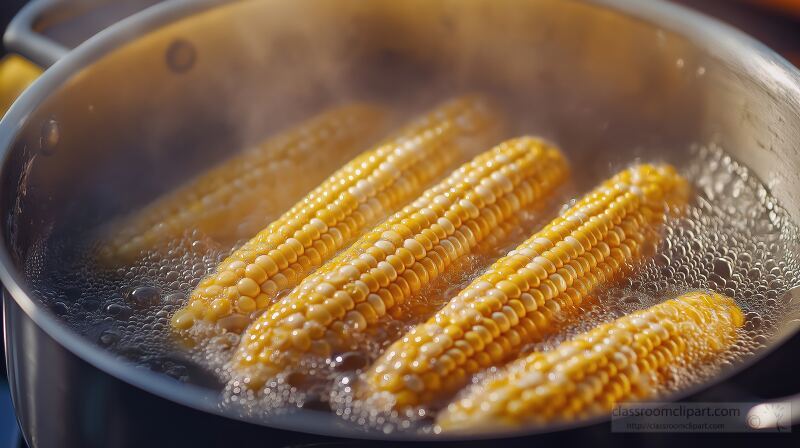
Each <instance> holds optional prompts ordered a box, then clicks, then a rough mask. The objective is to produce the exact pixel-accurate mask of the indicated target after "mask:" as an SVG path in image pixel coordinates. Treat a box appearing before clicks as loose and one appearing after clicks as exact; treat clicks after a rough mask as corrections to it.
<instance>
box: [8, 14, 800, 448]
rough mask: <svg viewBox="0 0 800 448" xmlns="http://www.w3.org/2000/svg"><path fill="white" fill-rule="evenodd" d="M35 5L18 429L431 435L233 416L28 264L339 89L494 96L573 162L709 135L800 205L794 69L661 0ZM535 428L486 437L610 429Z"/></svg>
mask: <svg viewBox="0 0 800 448" xmlns="http://www.w3.org/2000/svg"><path fill="white" fill-rule="evenodd" d="M48 5H49V2H46V3H43V2H40V1H36V2H33V3H32V4H31V5H30V6H29V7H28V8H26V10H25V11H24V12H23V13H22V14H21V15H20V18H19V19H18V20H17V22H16V23H15V25H14V26H12V27H11V29H10V30H9V33H8V34H7V36H6V39H7V42H8V44H9V45H10V46H12V47H15V48H17V49H19V50H20V51H22V52H27V53H28V54H29V55H30V56H31V57H32V58H33V59H34V60H36V61H37V62H40V63H42V64H48V63H50V62H52V61H55V63H54V64H53V66H52V67H51V68H50V69H48V70H47V71H46V72H45V74H44V75H43V76H42V77H41V78H40V79H39V80H37V81H36V82H35V83H34V85H32V86H31V87H30V88H29V89H28V90H27V91H26V92H25V94H23V95H22V97H21V98H19V100H18V101H17V102H16V103H15V104H14V106H13V107H12V109H11V110H10V111H9V112H8V114H7V115H6V116H5V118H4V119H3V121H2V123H0V148H2V151H3V152H2V155H3V165H2V171H1V172H0V185H1V186H2V190H0V201H2V202H1V203H0V206H1V207H2V210H3V217H4V219H3V220H2V230H3V239H2V241H1V242H0V244H2V247H1V248H0V278H2V282H3V284H4V286H5V288H6V293H5V294H4V300H3V305H4V312H5V314H4V324H5V325H4V332H5V342H6V350H7V352H6V358H7V363H8V372H9V381H10V383H11V386H12V394H13V398H14V403H15V406H16V409H17V412H18V416H19V420H20V423H21V425H22V428H23V432H24V434H25V437H26V440H27V441H28V442H29V443H30V445H31V446H81V447H85V446H142V445H147V446H150V445H160V444H167V443H171V444H181V445H183V444H189V443H194V444H197V445H216V444H223V443H224V444H228V445H232V444H234V443H237V442H244V441H247V440H250V441H251V442H252V441H253V440H255V441H257V442H260V441H268V442H269V443H270V444H273V443H274V444H276V445H278V444H289V443H301V442H307V441H319V440H325V441H332V440H335V439H331V438H322V439H321V438H320V437H316V436H314V435H321V436H330V437H351V438H367V439H383V440H395V441H400V440H406V441H409V440H428V441H430V440H431V436H425V435H417V434H411V435H410V434H392V435H383V434H376V433H363V432H359V431H356V430H354V429H353V428H352V427H351V426H348V425H346V424H344V423H343V422H341V421H339V420H337V419H336V418H335V417H332V416H330V415H328V414H324V413H319V412H314V411H303V412H301V413H299V414H294V415H292V416H290V417H283V418H281V417H276V418H274V419H271V420H266V421H258V422H248V421H246V419H242V420H234V419H231V418H230V417H228V416H224V415H222V414H221V412H220V410H219V409H218V408H217V406H216V399H215V397H214V394H215V392H214V391H213V390H210V389H204V388H202V387H198V386H192V385H186V384H180V383H177V382H175V381H172V380H170V379H168V378H166V377H164V376H163V375H159V374H156V373H154V372H151V371H148V370H146V369H142V368H136V367H135V366H133V365H130V364H128V363H126V362H124V361H121V360H119V359H117V358H116V357H114V356H113V355H112V354H111V353H109V352H107V351H105V350H104V349H102V348H100V347H98V346H96V345H95V344H94V343H92V342H91V341H89V340H87V339H85V338H82V337H80V336H79V335H78V334H76V333H75V332H73V331H72V330H71V329H69V328H67V327H66V326H65V325H64V324H63V323H62V322H61V321H60V319H59V318H58V316H56V315H55V314H54V313H53V312H52V311H51V310H49V309H47V308H46V307H45V306H43V304H42V302H41V301H40V300H39V299H37V297H35V296H34V295H33V294H32V291H31V288H30V285H29V284H28V283H27V282H26V280H25V276H24V275H23V274H22V270H23V268H24V262H25V260H26V257H27V255H28V254H29V253H30V251H31V250H32V248H33V247H34V246H35V245H36V244H38V243H39V242H41V241H42V240H43V239H45V238H48V237H50V236H51V235H60V236H61V237H62V238H63V237H64V236H66V238H70V237H72V236H74V238H80V237H81V235H82V234H83V233H82V232H83V229H86V228H91V227H93V226H95V225H97V224H98V223H101V222H104V221H106V220H107V219H108V218H109V217H110V216H113V215H115V214H117V213H120V212H124V211H125V210H127V209H130V208H131V207H134V206H136V205H137V204H141V203H143V202H145V201H146V200H148V199H150V198H152V197H154V196H155V195H156V194H158V193H159V192H160V191H164V190H166V189H168V188H169V187H170V186H171V185H174V184H175V183H177V182H179V181H180V180H181V179H182V178H185V177H186V176H189V175H190V174H192V173H193V172H196V171H198V170H200V169H202V168H203V167H204V166H207V165H208V164H210V163H211V162H212V161H213V160H215V159H218V158H220V157H222V156H223V155H224V149H225V148H237V147H241V146H242V145H244V144H246V143H248V142H251V141H253V140H254V139H255V138H256V137H257V136H258V135H260V134H261V133H263V132H265V131H269V130H270V129H275V128H279V127H281V126H282V125H284V124H285V123H289V122H291V121H293V120H294V119H296V118H298V117H302V116H304V115H307V114H308V113H309V111H312V110H314V109H316V108H318V107H320V106H323V105H324V104H326V103H328V102H330V101H332V100H334V99H336V98H339V97H345V98H348V97H351V96H363V95H367V96H369V97H372V98H380V99H382V100H384V101H386V102H389V103H393V102H394V103H402V104H405V105H408V104H409V103H411V104H414V103H415V102H422V101H425V100H426V99H429V97H430V95H431V94H432V92H435V93H436V94H438V95H446V94H447V93H448V92H457V91H462V90H474V89H477V90H484V91H489V92H492V93H494V94H496V95H498V96H499V97H503V98H505V99H506V102H507V103H508V104H507V105H508V106H509V108H511V109H512V110H516V111H518V112H519V113H520V114H522V115H521V116H522V117H524V120H520V124H519V127H520V130H524V131H532V132H537V133H540V134H544V135H545V136H546V137H548V138H551V139H552V140H554V141H558V142H559V143H560V144H561V145H562V146H563V147H565V148H567V150H568V152H569V154H568V155H569V156H570V158H571V159H572V161H573V163H574V164H576V165H589V164H593V163H594V164H606V163H608V161H609V160H611V161H619V160H628V159H630V158H631V157H635V156H636V155H637V154H639V153H641V152H642V151H643V150H644V149H648V150H650V149H652V148H654V147H655V148H664V151H663V153H662V154H663V157H664V159H666V160H668V161H669V160H679V159H681V158H682V157H685V155H686V154H687V151H688V148H689V146H690V145H692V144H695V143H700V144H704V143H710V142H714V143H716V144H719V145H721V146H722V147H723V148H725V149H726V150H727V151H728V152H729V153H730V154H731V155H733V156H734V157H735V158H737V159H738V160H739V161H741V162H742V163H744V164H745V165H747V166H748V167H750V169H751V170H752V171H753V173H755V174H756V175H757V176H759V177H760V178H761V179H762V180H765V181H766V183H767V184H768V186H769V188H770V189H771V192H772V193H773V194H774V195H775V197H776V198H778V200H779V201H780V202H781V204H782V205H783V206H784V207H785V208H786V210H787V212H788V213H789V214H790V215H791V216H792V218H793V219H794V220H795V221H800V153H798V148H800V73H798V71H797V70H796V69H794V68H793V67H791V66H790V65H789V64H788V63H787V62H785V61H784V60H783V59H781V58H780V57H779V56H777V55H775V54H774V53H773V52H772V51H770V50H769V49H767V48H765V47H763V46H762V45H760V44H759V43H757V42H755V41H753V40H752V39H750V38H748V37H747V36H745V35H743V34H741V33H740V32H738V31H736V30H734V29H732V28H729V27H727V26H725V25H722V24H720V23H718V22H716V21H714V20H711V19H708V18H706V17H703V16H700V15H698V14H695V13H692V12H690V11H688V10H685V9H683V8H680V7H677V6H674V5H671V4H668V3H664V2H660V1H649V2H639V1H634V0H631V1H625V0H598V1H591V2H579V1H570V0H529V1H522V0H461V1H455V0H407V1H404V2H393V1H372V2H363V1H358V0H341V1H336V2H334V1H331V0H303V1H295V2H288V1H279V0H261V1H259V0H254V1H246V2H220V1H208V0H194V1H181V0H177V1H173V2H168V3H163V4H158V5H156V6H153V7H151V8H149V9H147V10H145V11H143V12H141V13H139V14H136V15H134V16H132V17H130V18H128V19H125V20H123V21H121V22H119V23H116V24H114V25H112V26H111V27H109V28H108V29H106V30H105V31H103V32H101V33H99V34H97V35H96V36H94V37H92V38H90V39H89V40H88V41H86V42H85V43H83V44H81V45H80V46H79V47H78V48H76V49H75V50H73V51H69V52H65V51H63V49H60V48H58V47H56V46H54V45H53V44H52V43H51V42H49V41H47V40H46V38H44V37H42V36H36V34H35V33H32V32H31V31H30V29H31V27H32V25H33V24H35V23H36V20H35V19H36V17H38V14H39V13H40V12H42V11H43V8H44V7H45V6H48ZM791 297H792V294H791V291H790V293H789V294H787V295H786V296H785V297H784V298H783V299H784V300H790V299H791ZM797 327H798V323H797V322H796V321H795V322H794V323H792V322H790V321H788V320H787V322H785V325H783V326H782V327H781V330H780V332H779V334H778V335H777V336H776V338H775V339H774V340H773V341H771V342H770V346H771V347H772V348H775V347H778V346H779V345H781V344H782V343H784V342H785V341H786V340H788V339H790V338H792V337H794V339H795V340H796V339H797V336H796V333H797V329H798V328H797ZM769 351H770V350H765V351H763V352H762V353H761V354H760V356H758V357H753V358H752V359H751V360H750V361H749V362H748V363H745V364H742V365H741V366H739V367H738V368H737V369H735V370H731V371H729V372H725V373H724V374H723V375H721V376H720V377H719V378H718V379H717V380H718V382H723V381H724V380H726V379H727V378H729V377H730V376H732V375H737V374H741V373H742V371H743V370H744V369H747V368H749V367H750V366H751V365H752V364H753V363H757V362H758V361H759V359H760V358H763V357H765V356H767V355H768V353H769ZM709 390H713V385H711V384H704V385H702V386H698V387H696V388H694V389H692V390H689V391H687V392H686V394H685V395H686V396H691V395H692V394H698V393H702V392H703V391H706V392H707V391H709ZM726 398H728V399H729V400H731V401H733V400H734V399H735V398H741V397H726ZM792 399H793V400H794V401H795V403H796V406H795V413H796V414H795V417H797V413H798V412H800V399H798V398H797V397H794V398H792ZM546 430H547V431H548V432H550V433H549V434H541V432H542V430H541V429H536V430H533V431H522V432H517V433H497V434H486V435H485V437H489V438H492V437H522V438H520V439H517V442H519V443H520V444H522V443H525V444H529V443H531V440H533V439H530V438H526V437H525V436H531V435H532V434H533V432H538V433H540V434H539V435H538V436H537V437H538V438H539V440H541V441H547V440H553V439H555V438H559V439H566V440H568V441H577V440H581V439H582V438H584V437H590V438H591V440H593V441H595V442H597V441H598V440H604V439H606V438H608V437H610V435H609V434H608V429H607V426H605V424H604V423H602V422H599V421H595V422H589V423H588V424H585V425H582V426H581V427H570V428H546ZM559 430H561V431H562V432H556V431H559ZM641 437H644V436H641ZM440 439H441V440H444V439H443V438H441V437H440ZM450 440H452V439H450ZM539 440H537V441H539ZM262 443H263V442H262Z"/></svg>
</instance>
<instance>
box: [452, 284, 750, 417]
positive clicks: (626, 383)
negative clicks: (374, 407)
mask: <svg viewBox="0 0 800 448" xmlns="http://www.w3.org/2000/svg"><path fill="white" fill-rule="evenodd" d="M743 323H744V316H743V315H742V311H741V309H739V307H738V306H737V305H736V302H734V301H733V299H731V298H729V297H725V296H722V295H720V294H716V293H705V292H691V293H688V294H685V295H683V296H681V297H678V298H676V299H672V300H668V301H666V302H663V303H660V304H658V305H655V306H653V307H651V308H649V309H647V310H643V311H638V312H635V313H633V314H630V315H628V316H625V317H622V318H620V319H617V320H616V321H614V322H611V323H607V324H604V325H600V326H599V327H597V328H595V329H593V330H591V331H589V332H587V333H584V334H582V335H580V336H577V337H575V338H573V339H571V340H569V341H567V342H564V343H562V344H561V345H559V346H558V347H557V348H556V349H554V350H552V351H548V352H537V353H532V354H531V355H528V356H526V357H524V358H522V359H520V360H518V361H516V362H514V363H512V364H510V365H509V366H508V367H506V368H505V369H503V370H502V371H501V372H500V373H499V374H498V375H495V376H492V377H490V378H487V379H486V380H485V381H484V382H483V383H481V384H479V385H477V386H476V387H475V388H474V389H472V390H469V391H468V392H467V393H466V394H465V395H464V396H463V397H461V398H460V399H459V400H457V401H455V402H453V403H452V404H450V405H449V406H448V407H447V409H446V410H445V411H444V412H442V414H441V415H440V416H439V419H438V424H439V425H440V426H441V427H442V429H445V430H462V431H471V430H475V429H480V428H485V427H491V428H496V427H498V426H519V425H522V424H542V423H548V422H552V421H572V420H576V419H583V418H586V417H590V416H592V415H597V414H601V413H607V412H610V411H611V409H612V408H613V406H614V405H615V404H617V403H619V402H621V401H632V400H642V399H648V398H653V397H655V396H656V395H657V394H658V392H659V385H663V384H664V380H665V378H666V377H667V375H668V374H669V372H668V370H669V369H671V368H675V367H680V366H683V367H692V366H693V365H696V364H697V363H699V362H702V361H703V360H706V359H707V358H708V357H710V356H712V355H713V354H715V353H718V352H719V351H722V350H725V349H726V348H728V347H729V346H730V345H731V344H732V343H733V342H734V341H735V340H736V336H737V333H736V331H737V329H738V328H739V327H741V326H742V324H743Z"/></svg>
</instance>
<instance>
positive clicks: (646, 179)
mask: <svg viewBox="0 0 800 448" xmlns="http://www.w3.org/2000/svg"><path fill="white" fill-rule="evenodd" d="M687 196H688V185H687V183H686V181H685V180H684V179H683V178H681V177H680V176H679V175H678V174H676V172H675V171H674V169H673V168H672V167H671V166H666V165H662V166H653V165H639V166H635V167H633V168H630V169H627V170H624V171H622V172H621V173H619V174H617V175H616V176H614V177H612V178H611V179H610V180H608V181H606V182H604V183H603V184H602V185H600V186H599V187H598V188H597V189H596V190H594V191H593V192H591V193H589V194H588V195H587V196H585V197H584V198H583V199H581V200H580V201H578V202H577V203H576V204H575V205H574V206H573V207H572V208H570V209H569V210H568V211H567V212H566V213H565V214H564V215H562V216H561V217H559V218H557V219H555V220H554V221H552V222H551V223H550V224H549V225H547V226H546V227H545V228H544V229H542V230H541V231H539V232H538V233H536V234H535V235H533V236H532V237H531V238H530V239H528V240H527V241H525V242H524V243H522V244H521V245H520V246H518V247H517V248H516V249H515V250H513V251H511V252H510V253H509V254H508V255H507V256H505V257H503V258H501V259H500V260H498V261H497V262H495V263H494V264H493V265H492V266H491V267H490V268H489V269H488V270H487V271H486V272H485V273H484V274H483V275H481V276H480V277H478V278H477V279H476V280H475V281H473V282H472V284H470V285H469V286H468V287H467V288H466V289H464V290H463V291H461V292H460V293H459V294H458V295H457V296H456V297H454V298H453V299H451V300H450V302H449V303H448V304H447V305H446V306H445V307H444V308H442V309H441V310H439V311H438V312H437V313H436V314H435V315H434V316H433V317H431V318H430V319H429V320H428V321H427V322H426V323H424V324H421V325H417V326H416V327H415V328H413V329H412V330H411V331H410V332H409V333H408V334H407V335H406V336H405V337H404V338H402V339H401V340H399V341H396V342H395V343H394V344H393V345H391V346H390V347H389V348H388V349H387V350H386V352H385V353H384V355H383V356H382V357H381V358H379V359H378V360H377V361H376V363H375V364H374V365H373V366H372V367H371V368H370V370H369V371H368V372H367V375H366V387H365V388H364V391H365V392H364V393H365V394H370V393H373V392H380V391H385V392H390V394H392V395H396V394H397V393H398V392H408V394H405V395H404V397H405V398H404V401H406V402H408V403H410V404H413V405H427V404H432V403H434V402H435V401H437V400H440V399H442V398H446V397H447V396H448V395H449V394H452V393H454V392H456V391H457V390H458V389H460V388H461V387H463V386H464V385H466V383H467V382H468V380H469V376H470V375H473V374H475V373H477V372H478V371H479V370H482V369H485V368H486V367H489V366H491V365H499V364H502V363H503V362H505V361H507V360H509V359H512V358H513V357H514V356H516V355H517V353H518V352H519V350H520V348H521V347H522V346H523V345H525V344H528V343H531V342H535V341H537V340H539V339H540V338H541V337H542V336H543V335H544V334H547V333H550V332H553V331H555V330H557V329H558V322H559V321H560V320H562V319H563V317H564V315H565V314H567V313H570V312H572V311H574V310H575V308H576V307H577V306H578V305H579V304H580V302H581V301H582V300H583V299H584V298H586V297H587V295H588V294H589V292H590V291H591V290H592V289H593V288H594V287H595V286H597V285H599V284H601V283H604V282H607V281H609V280H611V279H612V278H613V277H614V276H616V275H617V274H618V273H619V272H620V271H621V270H622V269H623V268H624V267H625V266H626V265H627V264H629V263H631V262H633V261H635V259H636V258H637V257H638V255H639V253H640V252H641V247H642V245H643V243H644V242H645V241H646V240H655V239H656V235H655V231H656V230H657V229H658V227H659V224H660V223H662V222H663V221H664V219H665V217H666V215H667V211H668V209H670V208H673V207H680V206H682V205H683V204H685V202H686V201H687ZM453 328H455V329H456V331H453V330H450V333H452V334H453V335H451V336H449V337H448V338H441V335H442V333H443V331H444V330H445V329H453ZM437 340H438V341H439V342H436V341H437ZM428 344H435V345H436V350H428V351H424V350H421V348H422V347H425V346H426V345H428ZM442 353H448V359H447V360H446V361H443V360H442V355H441V354H442ZM460 369H463V373H464V374H459V375H454V372H460V371H461V370H460ZM431 370H432V371H435V372H436V373H437V374H438V375H440V377H441V381H440V382H439V384H441V386H440V387H439V388H427V387H425V388H422V389H420V390H415V391H406V390H405V389H401V390H400V391H390V390H387V389H386V388H384V387H382V386H381V384H382V381H384V380H385V379H386V378H393V377H401V378H406V377H409V376H420V375H422V374H425V373H426V372H428V371H431ZM411 396H413V397H414V399H413V400H410V397H411Z"/></svg>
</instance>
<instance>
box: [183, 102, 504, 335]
mask: <svg viewBox="0 0 800 448" xmlns="http://www.w3.org/2000/svg"><path fill="white" fill-rule="evenodd" d="M498 128H499V116H498V114H497V113H496V111H494V110H492V109H491V108H489V107H488V104H487V102H486V100H484V99H482V98H480V97H463V98H459V99H456V100H453V101H450V102H447V103H445V104H443V105H441V106H439V107H438V108H436V109H434V110H433V111H431V112H430V113H429V114H427V115H426V116H424V117H422V118H420V119H418V120H415V121H414V122H412V124H411V125H409V126H408V127H406V128H405V129H404V130H402V131H400V132H399V134H397V136H396V137H393V138H392V139H390V140H388V141H387V142H385V143H383V144H380V145H379V146H377V147H376V148H375V149H373V150H371V151H367V152H365V153H364V154H361V155H360V156H358V157H356V158H355V159H354V160H352V161H351V162H349V163H348V164H347V165H345V166H344V167H343V168H341V169H340V170H339V171H337V172H336V173H334V174H333V175H332V176H331V177H330V178H328V179H327V180H326V181H325V182H324V183H322V184H321V185H320V186H319V187H317V188H316V189H315V190H313V191H311V192H310V193H309V194H308V195H307V196H306V197H305V198H303V199H302V200H301V201H300V202H298V203H297V204H296V205H295V206H294V207H292V208H291V209H290V210H289V211H288V212H286V213H284V215H283V216H281V217H280V219H278V220H277V221H275V222H273V223H272V224H270V225H269V226H268V227H267V228H266V229H264V230H262V231H261V232H260V233H258V234H257V235H256V236H255V237H253V238H252V239H251V240H250V241H248V242H247V243H245V244H244V245H243V246H242V247H241V248H239V249H238V250H236V251H235V252H234V253H232V254H231V255H230V256H229V257H228V258H227V259H226V260H224V261H223V262H222V263H221V264H220V265H219V267H218V268H217V270H216V272H215V273H214V274H212V275H210V276H208V277H206V278H204V279H203V280H201V282H200V284H199V285H198V286H197V288H196V289H195V290H194V291H193V292H192V294H191V297H190V303H202V304H211V303H212V302H213V301H214V300H215V299H217V298H218V297H227V296H226V293H225V290H223V289H220V288H226V290H227V288H229V287H232V289H230V291H231V297H230V298H229V299H228V298H226V300H231V301H232V305H233V306H231V309H230V311H229V312H230V313H234V312H244V313H247V311H246V310H243V309H237V307H236V303H243V302H242V301H241V300H240V298H241V297H250V298H252V299H254V300H255V299H257V297H258V296H260V295H261V294H266V295H267V296H268V297H275V295H276V294H277V293H278V292H279V291H281V290H284V289H289V288H293V287H294V286H296V285H297V284H298V283H300V281H302V280H303V278H304V277H305V276H306V275H307V274H308V273H309V272H310V271H311V270H313V269H315V268H317V267H319V266H320V265H321V264H322V263H324V262H325V261H327V260H328V259H330V258H331V257H332V256H333V255H334V254H335V253H336V252H337V251H338V250H339V249H341V248H343V247H344V246H345V245H346V244H348V243H349V242H351V241H352V240H353V238H355V237H358V236H359V235H360V234H361V233H362V232H363V231H364V230H365V229H367V228H368V227H369V226H371V225H373V224H374V223H376V222H378V221H379V220H382V219H384V218H386V216H388V215H389V214H390V213H391V212H393V211H394V210H396V209H397V208H398V207H399V206H401V205H403V204H404V203H406V202H407V201H409V200H410V199H412V198H414V197H416V196H417V195H419V194H420V193H421V192H422V191H423V190H424V188H425V187H427V186H428V185H429V184H430V183H431V182H433V181H434V180H436V179H437V178H439V177H441V175H442V174H444V173H445V172H446V171H447V170H449V169H451V168H452V166H453V165H454V164H455V163H456V161H457V160H458V159H460V158H463V157H464V156H465V154H467V153H469V152H470V151H472V150H473V148H472V146H474V145H483V144H484V143H485V140H487V139H489V138H492V137H493V136H494V134H495V132H496V131H497V130H498ZM244 303H248V304H249V302H247V301H245V302H244ZM266 303H269V301H266ZM262 304H265V303H264V301H262ZM256 305H257V306H258V307H259V308H260V309H263V308H261V304H259V302H258V301H256ZM197 317H198V319H204V320H206V321H209V322H215V321H216V320H218V319H219V318H221V317H224V314H210V313H206V314H202V313H201V315H199V316H197ZM186 320H187V319H186V317H185V316H183V315H182V321H181V328H187V322H186ZM175 323H176V324H177V322H175ZM189 327H191V325H190V326H189ZM176 328H178V327H177V325H176Z"/></svg>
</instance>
